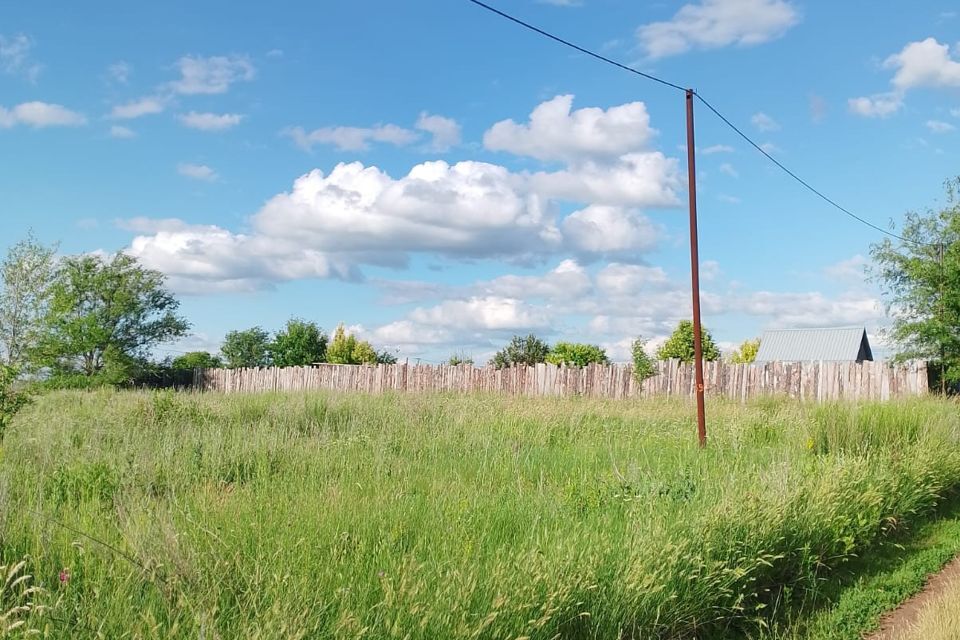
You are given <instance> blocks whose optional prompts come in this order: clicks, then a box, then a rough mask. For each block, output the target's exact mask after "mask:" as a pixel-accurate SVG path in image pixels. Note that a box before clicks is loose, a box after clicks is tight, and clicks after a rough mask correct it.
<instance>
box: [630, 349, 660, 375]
mask: <svg viewBox="0 0 960 640" xmlns="http://www.w3.org/2000/svg"><path fill="white" fill-rule="evenodd" d="M646 346H647V341H646V340H644V339H643V338H637V339H636V340H634V341H633V344H632V345H630V353H631V355H632V356H633V377H634V379H635V380H636V381H637V382H643V381H644V380H646V379H647V378H652V377H653V376H655V375H657V367H656V365H654V364H653V360H651V359H650V356H648V355H647V351H646Z"/></svg>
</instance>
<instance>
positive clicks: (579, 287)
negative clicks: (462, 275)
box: [470, 260, 593, 300]
mask: <svg viewBox="0 0 960 640" xmlns="http://www.w3.org/2000/svg"><path fill="white" fill-rule="evenodd" d="M592 289H593V284H592V283H591V282H590V276H589V275H588V274H587V271H586V270H585V269H584V268H583V267H582V266H581V265H580V264H578V263H577V261H576V260H564V261H563V262H561V263H560V264H559V265H557V266H556V267H555V268H554V269H552V270H550V271H548V272H547V273H545V274H544V275H542V276H518V275H513V274H511V275H505V276H500V277H499V278H494V279H493V280H489V281H487V282H483V283H478V284H477V285H476V286H475V287H473V288H472V289H470V290H471V291H473V292H476V294H477V295H481V296H484V297H500V298H516V299H526V300H532V299H546V300H563V299H569V298H570V297H576V296H582V295H585V294H587V293H589V292H590V291H591V290H592Z"/></svg>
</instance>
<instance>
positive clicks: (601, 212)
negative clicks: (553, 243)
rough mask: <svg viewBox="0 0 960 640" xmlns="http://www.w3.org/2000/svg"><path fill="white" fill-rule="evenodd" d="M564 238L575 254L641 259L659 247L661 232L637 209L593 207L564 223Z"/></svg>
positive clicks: (577, 212)
mask: <svg viewBox="0 0 960 640" xmlns="http://www.w3.org/2000/svg"><path fill="white" fill-rule="evenodd" d="M562 229H563V236H564V238H565V239H566V242H567V246H568V247H569V248H570V249H571V250H572V251H573V252H575V253H578V254H581V255H587V256H590V257H604V256H605V257H612V256H617V255H624V254H626V255H628V256H636V257H639V255H640V254H642V253H644V252H647V251H650V250H651V249H653V248H654V247H655V246H656V244H657V237H658V235H659V234H658V232H657V228H656V226H654V224H653V223H652V222H651V221H650V219H649V218H647V217H646V216H644V215H643V214H642V213H640V212H639V211H637V210H636V209H627V208H624V207H615V206H606V205H590V206H588V207H586V208H584V209H581V210H579V211H575V212H574V213H572V214H570V215H569V216H567V217H566V218H564V220H563V224H562Z"/></svg>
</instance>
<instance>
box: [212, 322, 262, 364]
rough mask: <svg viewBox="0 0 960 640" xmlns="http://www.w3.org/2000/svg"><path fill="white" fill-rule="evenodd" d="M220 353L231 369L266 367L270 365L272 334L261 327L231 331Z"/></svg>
mask: <svg viewBox="0 0 960 640" xmlns="http://www.w3.org/2000/svg"><path fill="white" fill-rule="evenodd" d="M220 353H221V354H222V355H223V358H224V360H226V364H227V368H229V369H240V368H252V367H266V366H268V365H269V364H270V334H268V333H267V332H266V331H264V330H263V329H261V328H260V327H252V328H250V329H244V330H242V331H237V330H234V331H230V332H229V333H227V335H225V336H224V337H223V344H222V345H221V346H220Z"/></svg>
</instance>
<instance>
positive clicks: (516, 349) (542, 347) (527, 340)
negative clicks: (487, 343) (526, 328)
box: [490, 333, 550, 369]
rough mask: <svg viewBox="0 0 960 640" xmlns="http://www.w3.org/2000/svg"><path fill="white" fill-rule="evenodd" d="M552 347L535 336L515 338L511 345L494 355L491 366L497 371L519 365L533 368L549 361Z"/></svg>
mask: <svg viewBox="0 0 960 640" xmlns="http://www.w3.org/2000/svg"><path fill="white" fill-rule="evenodd" d="M548 353H550V345H548V344H547V343H546V342H544V341H543V340H541V339H540V338H538V337H537V336H535V335H534V334H532V333H531V334H529V335H527V336H513V339H512V340H510V344H508V345H507V346H505V347H504V348H503V349H501V350H500V351H498V352H497V353H496V354H494V356H493V358H491V359H490V364H492V365H493V366H495V367H496V368H497V369H503V368H506V367H515V366H518V365H526V366H532V365H535V364H539V363H541V362H546V361H547V354H548Z"/></svg>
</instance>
